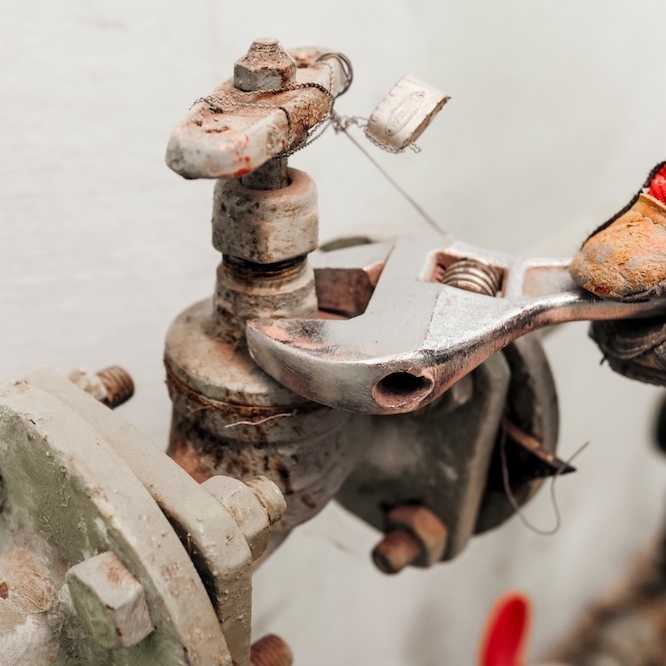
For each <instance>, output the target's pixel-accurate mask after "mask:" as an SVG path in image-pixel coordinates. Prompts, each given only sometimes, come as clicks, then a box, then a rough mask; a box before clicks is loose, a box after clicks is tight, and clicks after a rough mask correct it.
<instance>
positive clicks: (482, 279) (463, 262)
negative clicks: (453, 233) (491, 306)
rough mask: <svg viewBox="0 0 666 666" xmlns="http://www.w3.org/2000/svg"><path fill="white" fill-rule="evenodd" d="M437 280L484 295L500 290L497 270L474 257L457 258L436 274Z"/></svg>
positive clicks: (494, 294) (490, 294)
mask: <svg viewBox="0 0 666 666" xmlns="http://www.w3.org/2000/svg"><path fill="white" fill-rule="evenodd" d="M437 281H438V282H441V283H442V284H445V285H448V286H449V287H456V288H457V289H464V290H465V291H471V292H474V293H475V294H484V295H485V296H496V295H497V293H498V292H499V290H500V276H499V275H498V273H497V271H496V270H495V269H494V268H493V267H492V266H489V265H488V264H484V263H483V262H482V261H477V260H476V259H458V260H457V261H455V262H454V263H452V264H451V265H450V266H449V267H448V268H447V269H446V270H444V272H443V273H440V274H439V275H438V276H437Z"/></svg>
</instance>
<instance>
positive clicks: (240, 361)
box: [165, 39, 355, 543]
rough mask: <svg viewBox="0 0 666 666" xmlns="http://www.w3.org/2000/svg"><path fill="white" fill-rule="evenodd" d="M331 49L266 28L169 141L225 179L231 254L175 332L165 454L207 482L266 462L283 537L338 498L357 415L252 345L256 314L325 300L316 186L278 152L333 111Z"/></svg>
mask: <svg viewBox="0 0 666 666" xmlns="http://www.w3.org/2000/svg"><path fill="white" fill-rule="evenodd" d="M321 53H322V52H321V51H317V50H316V49H301V50H300V51H298V52H297V53H295V57H293V56H292V55H289V54H288V53H286V52H285V51H284V49H283V48H282V47H281V46H280V44H279V42H277V41H276V40H272V39H260V40H256V41H255V42H254V43H253V44H252V45H251V46H250V49H249V51H248V53H247V54H246V55H245V56H243V57H242V58H240V59H239V60H238V61H237V62H236V64H235V67H234V78H233V81H232V82H227V83H225V84H222V86H220V87H219V88H218V89H217V90H216V91H215V92H214V93H213V95H212V96H211V97H210V98H208V99H209V101H207V102H206V101H204V102H200V103H199V104H198V105H196V106H195V107H194V108H193V110H192V111H191V113H190V116H188V118H187V119H186V120H185V122H184V123H183V124H182V125H181V126H180V127H179V128H178V129H177V130H176V132H175V133H174V136H173V138H172V140H171V142H170V144H169V151H168V153H167V161H168V163H169V165H170V166H171V167H172V168H174V169H175V170H176V171H178V172H179V173H181V174H182V175H185V176H187V177H208V178H216V177H219V178H220V179H219V180H218V182H217V185H216V187H215V197H214V204H213V246H214V247H215V248H216V249H217V250H218V251H220V252H221V253H222V261H221V263H220V265H219V268H218V271H217V280H216V289H215V294H214V297H213V299H212V301H211V300H207V301H204V302H202V303H199V304H196V305H194V306H193V307H191V308H189V309H188V310H186V311H185V312H184V313H183V314H182V315H181V316H180V317H178V318H177V319H176V321H175V322H174V324H173V325H172V327H171V329H170V331H169V333H168V336H167V342H166V353H165V363H166V368H167V383H168V387H169V393H170V396H171V399H172V401H173V409H174V412H173V420H172V429H171V440H170V445H169V450H168V453H169V455H171V456H172V457H173V458H174V459H175V460H177V461H178V462H179V463H180V464H181V465H182V466H183V467H184V468H185V469H187V470H188V471H189V472H190V474H192V476H194V477H195V478H196V479H197V480H199V481H205V480H206V479H209V478H210V477H212V476H215V475H218V474H229V475H231V476H234V477H236V478H238V479H242V480H248V479H250V478H252V477H255V476H259V475H264V476H266V477H268V478H270V479H272V480H273V481H274V482H275V483H276V484H278V486H279V487H280V489H281V490H282V491H283V493H284V494H285V496H286V498H287V511H286V515H285V517H284V518H283V519H282V520H281V521H280V523H278V524H277V525H276V531H277V533H278V534H277V535H276V536H275V537H274V542H275V543H277V542H279V541H280V540H281V538H283V537H284V535H285V534H286V533H287V532H288V531H289V530H290V529H292V528H293V527H294V526H296V525H298V524H299V523H301V522H303V521H305V520H307V519H308V518H310V517H311V516H312V515H314V514H315V513H316V512H317V511H319V510H320V509H322V508H323V507H324V506H325V505H326V503H327V502H328V501H329V500H330V499H332V497H333V496H334V495H335V493H336V492H337V490H338V488H339V486H340V485H341V483H342V482H343V481H344V479H345V478H346V476H347V474H348V472H349V470H350V469H351V466H352V465H353V464H354V460H355V458H354V455H353V452H352V449H351V445H352V441H353V440H351V438H350V437H348V436H347V435H345V434H344V433H343V431H342V426H343V425H344V424H345V423H346V422H347V421H348V419H349V414H347V413H344V412H340V411H337V410H332V409H330V408H328V407H324V406H321V405H317V404H314V403H311V402H309V401H307V400H304V399H303V398H301V397H300V396H297V395H296V394H294V393H292V392H291V391H289V390H287V389H285V388H283V387H282V386H281V385H280V384H278V383H277V382H275V381H274V380H273V379H271V378H270V377H268V376H267V375H266V374H264V372H263V371H261V370H260V369H259V368H257V366H256V365H255V364H254V362H253V361H252V360H251V359H250V357H249V354H248V352H247V347H246V345H245V323H246V321H247V320H248V319H253V318H262V317H314V316H316V313H317V298H316V294H315V282H314V273H313V271H312V268H311V266H310V265H309V263H308V260H307V255H308V253H310V252H312V251H313V250H315V249H316V247H317V244H318V222H319V215H318V209H317V191H316V187H315V185H314V182H313V181H312V179H311V178H310V177H309V176H308V175H307V174H305V173H303V172H301V171H296V170H294V169H288V167H287V158H286V156H285V155H282V154H280V153H281V152H282V151H283V150H284V149H288V148H290V147H291V146H293V145H295V144H298V142H299V141H301V140H302V139H304V138H305V137H306V136H307V132H308V130H309V129H311V128H312V127H313V126H314V125H316V124H317V123H318V122H320V121H321V120H323V119H324V118H325V116H326V114H327V113H328V111H329V110H330V105H331V100H332V98H333V97H334V96H335V95H336V94H337V92H338V91H339V89H340V87H341V82H342V81H343V76H342V74H341V73H340V72H338V71H337V70H335V68H333V67H332V65H326V64H323V63H318V62H317V58H318V57H319V56H320V55H321ZM296 60H298V64H299V67H298V69H297V67H296ZM285 89H290V90H288V91H285ZM214 105H217V106H215V108H213V106H214ZM209 125H210V127H209ZM213 126H215V127H216V128H217V131H216V132H214V133H211V132H208V131H207V130H208V129H212V128H213ZM202 151H204V153H206V151H207V155H208V157H202ZM239 151H240V153H242V155H241V157H239V156H238V155H239ZM243 151H244V152H243ZM341 461H343V462H341ZM279 533H281V535H282V536H280V534H279Z"/></svg>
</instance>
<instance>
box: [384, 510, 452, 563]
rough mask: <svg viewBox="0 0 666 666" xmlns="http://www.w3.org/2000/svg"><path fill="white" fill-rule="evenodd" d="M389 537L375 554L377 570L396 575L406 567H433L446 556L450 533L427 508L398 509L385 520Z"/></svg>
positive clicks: (386, 537) (392, 511) (390, 512)
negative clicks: (411, 565) (448, 534)
mask: <svg viewBox="0 0 666 666" xmlns="http://www.w3.org/2000/svg"><path fill="white" fill-rule="evenodd" d="M386 527H387V533H386V536H385V537H384V538H383V539H382V540H381V541H380V542H379V544H377V546H376V547H375V549H374V550H373V551H372V559H373V561H374V563H375V564H376V565H377V568H378V569H380V570H381V571H383V572H384V573H388V574H395V573H398V572H399V571H401V570H402V569H404V568H405V567H406V566H408V565H410V564H413V565H414V566H420V567H430V566H432V565H433V564H435V563H436V562H439V560H441V559H442V557H443V556H444V552H445V550H446V541H447V531H446V527H445V526H444V524H443V523H442V521H441V520H440V519H439V518H438V517H437V516H436V515H435V514H434V513H433V512H432V511H431V510H430V509H428V508H427V507H425V506H420V505H412V504H403V505H400V506H396V507H395V508H393V509H391V511H389V513H388V515H387V517H386Z"/></svg>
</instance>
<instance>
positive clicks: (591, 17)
mask: <svg viewBox="0 0 666 666" xmlns="http://www.w3.org/2000/svg"><path fill="white" fill-rule="evenodd" d="M665 21H666V4H665V3H664V2H663V1H660V0H634V1H633V2H631V3H629V2H624V3H619V2H608V0H605V1H604V0H583V1H579V2H572V1H567V0H561V1H560V2H555V1H554V0H550V1H545V0H505V1H504V2H501V3H499V2H491V0H485V1H484V0H467V1H464V0H449V1H448V2H440V3H437V2H426V1H425V0H410V1H409V2H407V1H406V0H385V1H384V2H381V3H380V2H365V3H363V2H350V1H348V0H339V1H338V2H323V1H322V0H291V1H290V2H282V3H278V2H271V1H270V0H255V1H254V2H237V3H231V2H229V1H226V2H223V1H221V0H208V1H204V0H191V1H190V2H177V1H176V0H159V1H158V0H116V1H115V2H112V3H111V2H102V1H101V0H32V1H31V2H25V1H19V0H1V2H0V63H1V65H2V66H1V67H0V285H2V286H1V288H0V350H1V352H0V375H1V376H12V375H15V374H20V373H21V372H22V371H24V370H26V369H28V368H30V367H33V366H36V365H41V364H49V365H53V366H55V367H57V368H59V369H61V370H62V371H63V372H64V371H67V370H69V369H70V368H72V367H74V366H77V365H85V366H86V367H89V368H98V367H103V366H104V365H107V364H110V363H119V364H121V365H124V366H126V367H127V368H129V369H130V370H131V371H132V373H133V375H134V377H135V380H136V382H137V385H138V393H137V396H136V398H135V399H134V401H133V402H132V403H131V404H130V405H128V406H127V407H126V408H124V413H125V414H126V415H127V416H128V417H129V418H130V419H131V420H132V421H134V422H135V423H136V424H137V425H138V426H139V427H140V428H141V429H142V430H144V431H145V432H147V433H148V434H149V435H150V436H151V437H152V438H154V440H155V441H156V442H157V443H158V445H159V446H163V445H164V442H165V439H166V433H167V428H168V420H169V404H168V400H167V396H166V391H165V388H164V385H163V373H162V368H161V354H162V341H163V337H164V333H165V331H166V328H167V326H168V324H169V322H170V321H171V320H172V319H173V318H174V316H175V315H176V314H177V313H178V312H179V311H180V310H182V309H184V308H185V307H186V306H187V305H189V304H190V303H192V302H193V301H195V300H197V299H199V298H201V297H203V296H204V295H206V294H208V293H210V291H211V289H212V285H213V280H214V268H215V265H216V263H217V261H218V257H217V256H216V255H215V253H214V251H213V250H212V248H211V247H210V245H209V214H210V203H211V193H212V183H207V182H194V183H192V182H189V183H188V182H185V181H182V180H180V179H179V178H178V177H177V176H175V175H174V174H173V173H171V172H170V171H168V169H167V168H166V167H165V166H164V164H163V153H164V149H165V146H166V141H167V138H168V136H169V133H170V131H171V129H172V127H173V126H174V125H175V123H176V122H177V121H178V120H179V119H180V118H181V117H182V116H183V115H184V113H185V111H186V110H187V108H188V107H189V105H190V104H191V102H192V101H193V100H194V99H195V98H197V97H199V96H201V95H203V94H206V93H207V92H208V91H209V90H210V89H211V88H212V87H213V86H214V85H215V84H216V83H217V82H218V81H219V80H221V79H223V78H227V77H228V76H229V75H230V73H231V71H232V63H233V61H234V60H235V59H236V58H237V57H238V56H240V55H242V54H243V53H244V51H245V50H246V48H247V46H248V45H249V43H250V42H251V41H252V39H253V38H254V37H257V36H267V35H270V36H276V37H278V38H279V39H280V40H281V41H282V42H283V43H284V44H285V45H288V46H289V45H292V46H295V45H303V44H316V45H325V46H329V47H331V48H332V49H336V50H340V51H343V52H344V53H346V54H347V55H348V56H349V57H350V58H351V59H352V61H353V63H354V66H355V73H356V80H355V83H354V86H353V88H352V90H351V91H350V92H349V93H348V94H347V95H346V96H345V97H343V98H341V100H340V102H339V110H340V112H342V113H346V114H361V115H364V114H368V113H369V112H370V111H371V109H372V108H373V106H374V105H375V104H376V102H377V101H378V100H379V99H380V98H381V97H382V96H383V95H384V94H385V92H386V91H387V90H388V89H389V88H390V87H391V85H392V84H393V83H394V82H395V81H396V80H397V79H398V78H399V77H400V76H402V75H403V74H407V73H412V74H414V75H416V76H418V77H420V78H423V79H425V80H427V81H429V82H430V83H432V84H433V85H436V86H437V87H439V88H441V89H443V90H445V91H446V92H447V93H449V94H451V95H452V97H453V100H452V101H451V102H450V103H449V105H448V106H447V107H446V108H445V110H444V111H443V112H442V114H441V116H440V117H439V118H438V120H437V121H436V122H435V124H434V125H433V126H432V127H431V128H430V129H429V131H428V132H427V133H426V135H425V136H424V137H423V138H422V140H421V141H420V143H421V145H422V146H423V148H424V150H423V152H422V153H421V154H420V155H411V154H408V155H405V156H403V157H395V156H390V155H384V154H378V155H377V158H378V159H379V160H381V162H382V163H383V164H384V165H385V167H386V168H387V169H389V170H390V171H391V172H392V173H393V174H394V176H396V177H397V178H398V179H399V180H400V181H401V182H402V183H403V185H404V186H405V187H406V188H407V189H408V190H409V191H410V192H411V193H412V194H413V195H414V196H415V197H416V198H417V199H418V200H419V201H420V202H421V203H422V205H423V206H424V207H425V208H426V209H427V210H428V211H430V213H431V214H432V215H433V216H435V217H436V218H437V219H438V220H439V221H440V223H441V224H442V225H443V226H444V227H445V228H446V229H447V230H449V231H450V232H452V233H454V234H456V235H458V236H460V237H461V238H463V239H465V240H467V241H470V242H473V243H477V244H479V245H483V246H487V247H491V248H495V249H498V250H505V251H510V252H522V251H525V250H527V248H530V247H533V246H534V245H535V244H539V245H540V250H541V251H542V252H543V253H547V254H567V253H572V252H573V251H574V249H575V247H576V245H577V243H578V242H579V241H580V240H582V238H583V237H584V236H585V235H586V233H587V232H588V231H589V230H591V229H592V228H594V227H595V226H596V224H598V223H599V222H600V221H601V220H603V219H605V217H606V216H608V215H609V214H611V213H613V212H614V211H615V210H616V209H618V208H619V207H620V206H621V205H623V204H624V203H625V202H626V200H627V198H628V196H629V195H630V194H631V193H633V192H634V191H635V189H636V188H637V186H638V185H639V183H640V182H641V181H642V178H643V174H644V173H645V172H646V171H647V170H648V169H649V168H650V167H651V166H652V165H653V164H654V163H656V162H657V161H658V160H660V159H663V158H664V152H665V147H666V146H665V139H666V129H665V128H666V125H665V124H664V117H665V114H666V89H665V88H664V86H663V67H662V64H661V63H662V60H663V40H664V30H663V26H664V22H665ZM293 164H294V165H295V166H298V167H300V168H304V169H306V170H308V171H309V172H310V173H312V174H313V175H314V176H315V177H316V179H317V181H318V184H319V189H320V208H321V213H322V229H323V236H324V237H330V236H332V235H338V234H341V233H344V232H345V231H354V230H356V229H357V227H358V226H359V225H379V226H382V227H385V228H391V227H400V228H402V229H405V228H413V229H414V230H415V231H417V230H423V229H424V225H423V222H421V221H420V220H419V219H418V217H417V216H415V214H414V213H413V211H412V210H411V209H410V208H409V206H408V205H407V204H406V203H405V202H404V201H403V200H402V199H401V198H400V197H399V195H397V194H396V193H395V192H394V191H393V190H392V189H391V188H390V187H389V186H388V185H387V184H386V182H385V181H383V180H382V178H381V176H380V175H379V174H378V173H377V172H376V171H375V170H374V169H373V167H372V166H371V165H370V164H369V163H368V162H367V161H366V160H365V159H364V158H363V157H362V156H361V155H360V154H358V153H357V151H356V150H355V149H354V147H353V146H352V145H351V144H350V143H349V142H348V141H346V140H345V139H344V138H342V137H336V136H333V135H328V136H326V137H325V138H323V139H321V141H319V142H318V143H316V144H315V145H313V146H312V147H311V148H310V149H309V150H308V151H305V152H304V153H300V154H298V155H297V156H296V157H294V159H293ZM547 347H548V351H549V353H550V355H551V358H552V361H553V364H554V366H555V369H556V374H557V380H558V385H559V389H560V393H561V403H562V420H563V427H562V440H561V451H562V453H563V455H564V457H567V456H568V455H570V454H571V453H572V452H573V451H574V450H575V449H577V448H578V447H579V446H580V445H581V444H582V443H583V442H584V441H586V440H590V441H591V443H592V446H591V447H590V448H589V449H588V450H587V451H586V452H585V454H584V455H583V456H581V458H580V459H579V461H578V466H579V470H580V471H579V473H578V474H576V475H575V476H572V477H569V478H567V479H563V480H562V481H561V483H560V486H559V494H560V497H561V503H562V507H563V514H564V526H563V528H562V530H561V531H560V533H559V534H558V535H557V536H555V537H551V538H543V537H538V536H536V535H534V534H532V533H530V532H528V531H527V530H526V529H525V528H524V527H523V526H522V525H521V524H520V523H519V522H518V521H517V520H513V521H512V522H511V523H509V525H507V526H505V527H504V528H502V529H500V530H499V531H497V532H495V533H493V534H490V535H488V536H484V537H481V538H479V539H476V540H475V541H474V542H473V543H472V544H471V545H470V547H469V548H468V550H467V552H466V553H464V554H463V555H462V557H461V558H460V559H459V560H457V561H456V562H454V563H452V564H447V565H443V566H439V567H437V568H436V569H435V570H432V571H427V572H423V571H408V572H406V573H403V574H402V575H401V576H399V577H397V578H387V577H383V576H381V575H380V574H378V573H376V572H375V571H374V570H373V568H372V566H371V564H370V562H369V557H368V553H369V550H370V548H371V547H372V545H373V543H374V541H375V539H376V535H374V534H372V533H371V532H370V531H369V530H368V529H366V528H365V527H364V526H363V525H361V524H360V523H358V522H356V521H355V520H354V519H352V518H350V517H349V516H347V515H346V514H344V513H343V512H342V511H341V510H340V509H337V508H335V507H331V508H330V509H329V510H327V511H326V512H325V513H324V514H323V515H321V516H320V517H319V518H318V519H317V520H316V521H314V522H313V523H311V524H310V525H308V526H306V527H304V528H302V529H301V531H300V532H298V533H297V534H295V535H294V536H293V537H292V538H291V539H290V540H289V542H288V543H287V544H286V545H285V547H284V548H283V549H282V550H281V551H280V552H279V553H278V554H277V555H276V556H275V558H274V559H273V560H271V561H270V562H269V563H268V564H267V565H266V566H265V567H264V568H263V569H262V570H261V571H260V572H259V574H258V575H257V577H256V581H255V588H256V611H255V615H256V625H257V632H258V633H263V632H265V631H275V632H277V633H280V634H282V635H283V636H284V637H285V638H287V639H288V641H289V642H290V643H291V644H292V646H293V648H294V651H295V653H296V655H297V664H301V665H307V664H316V665H317V666H329V665H330V666H333V664H339V663H346V664H363V663H365V664H383V665H385V666H405V665H409V666H441V665H442V664H458V665H460V666H466V665H467V664H472V663H474V654H475V650H476V642H477V638H478V635H479V632H480V628H481V626H482V621H483V618H484V617H485V614H486V612H487V610H488V608H489V605H490V604H491V602H492V600H493V599H494V598H495V596H496V595H497V594H498V593H500V592H501V591H502V590H504V589H506V588H508V587H520V588H522V589H525V590H526V591H527V592H528V593H529V594H531V595H532V596H533V598H534V600H535V606H536V620H535V636H534V654H535V655H536V654H538V653H540V652H542V651H543V649H544V648H546V647H547V646H548V645H549V644H550V643H552V641H554V640H555V639H556V637H557V636H558V635H559V634H561V632H562V631H563V630H565V628H566V627H567V626H568V625H569V624H570V623H571V622H572V621H573V620H574V618H575V616H576V614H577V613H578V612H579V611H580V610H581V609H582V608H583V607H584V606H585V604H586V603H587V602H588V601H589V600H590V599H592V598H593V597H594V596H595V595H596V594H597V593H598V592H599V591H600V590H602V589H603V588H604V587H605V586H606V585H607V584H608V583H609V582H610V581H612V580H613V579H614V577H615V576H616V575H617V574H618V572H619V571H620V570H621V568H622V567H623V566H624V565H625V564H626V563H627V561H628V560H629V559H630V558H631V556H632V555H633V554H634V553H635V552H636V551H637V549H639V548H640V547H641V546H642V545H643V544H644V543H645V542H646V541H647V540H648V539H649V537H650V535H651V534H653V532H654V530H655V529H656V527H657V525H658V524H659V522H660V516H661V513H662V503H663V498H664V487H665V486H666V468H665V467H664V463H663V462H662V461H661V460H660V459H659V458H658V456H657V455H656V454H654V453H652V452H651V451H650V449H649V441H648V440H649V431H650V427H651V423H652V418H653V410H654V402H655V399H656V397H657V396H658V395H659V393H658V392H657V391H656V390H654V389H651V388H647V387H644V386H641V385H638V384H634V383H631V382H628V381H626V380H623V379H621V378H617V377H615V376H613V375H612V374H611V373H610V371H609V370H608V369H606V368H599V367H598V361H599V356H600V355H599V353H598V352H597V350H596V349H595V347H594V346H593V345H592V343H590V342H589V341H587V339H586V335H585V326H584V325H571V326H568V327H564V328H562V329H560V330H558V331H557V332H556V333H555V334H554V335H553V336H552V337H551V338H550V339H549V341H548V343H547ZM528 513H529V515H530V516H531V517H532V519H533V520H534V521H535V522H537V523H538V524H539V525H542V526H547V525H548V524H549V523H550V522H551V521H552V520H553V518H552V511H551V508H550V506H549V503H548V501H547V498H546V497H545V494H544V496H543V497H540V498H539V499H538V500H537V502H535V503H534V505H533V506H531V507H530V508H529V510H528Z"/></svg>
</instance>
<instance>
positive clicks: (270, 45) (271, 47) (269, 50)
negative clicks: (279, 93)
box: [234, 38, 296, 92]
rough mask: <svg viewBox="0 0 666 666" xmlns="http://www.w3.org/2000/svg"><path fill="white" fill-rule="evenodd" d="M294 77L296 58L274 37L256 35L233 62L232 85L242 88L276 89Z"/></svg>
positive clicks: (291, 80)
mask: <svg viewBox="0 0 666 666" xmlns="http://www.w3.org/2000/svg"><path fill="white" fill-rule="evenodd" d="M295 79H296V61H295V60H294V59H293V58H292V57H291V56H290V55H289V54H288V53H287V52H286V51H285V50H284V49H283V48H282V45H281V44H280V42H278V40H277V39H272V38H262V39H256V40H255V41H254V42H252V45H251V46H250V48H249V50H248V52H247V53H246V54H245V55H244V56H243V57H242V58H239V59H238V60H237V61H236V63H235V64H234V85H235V86H236V88H238V89H239V90H244V91H245V92H253V91H256V90H280V89H282V88H285V87H287V86H289V85H291V84H292V83H293V82H294V80H295Z"/></svg>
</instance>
